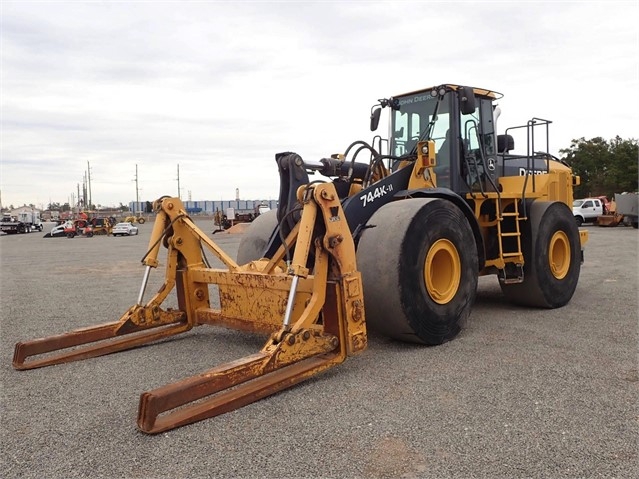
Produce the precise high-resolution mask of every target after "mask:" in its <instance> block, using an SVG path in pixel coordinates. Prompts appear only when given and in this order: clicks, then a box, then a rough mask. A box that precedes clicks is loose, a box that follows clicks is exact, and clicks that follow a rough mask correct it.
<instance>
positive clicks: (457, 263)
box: [357, 198, 479, 345]
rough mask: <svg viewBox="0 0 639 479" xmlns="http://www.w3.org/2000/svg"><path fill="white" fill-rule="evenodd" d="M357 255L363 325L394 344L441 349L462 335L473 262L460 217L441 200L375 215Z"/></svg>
mask: <svg viewBox="0 0 639 479" xmlns="http://www.w3.org/2000/svg"><path fill="white" fill-rule="evenodd" d="M368 226H369V228H365V229H364V230H363V232H362V236H361V238H360V240H359V245H358V248H357V264H358V269H359V270H360V272H361V273H362V282H363V288H364V304H365V306H366V322H367V324H368V325H370V326H371V328H372V329H375V330H377V331H379V332H381V333H383V334H385V335H386V336H389V337H391V338H394V339H398V340H402V341H408V342H414V343H422V344H427V345H437V344H442V343H444V342H446V341H449V340H451V339H453V338H454V337H455V336H457V334H458V333H459V332H460V331H461V329H462V326H463V325H464V323H465V321H466V319H467V318H468V316H469V315H470V311H471V308H472V305H473V303H474V301H475V295H476V291H477V276H478V269H479V266H478V258H477V247H476V243H475V238H474V235H473V232H472V229H471V227H470V225H469V223H468V220H467V219H466V217H465V215H464V213H463V212H462V211H461V210H460V209H459V208H458V207H456V206H455V205H454V204H453V203H451V202H450V201H447V200H442V199H425V198H413V199H406V200H399V201H394V202H392V203H389V204H387V205H384V206H383V207H381V208H380V209H379V210H378V211H377V212H376V213H375V214H374V215H373V216H372V217H371V219H370V220H369V222H368Z"/></svg>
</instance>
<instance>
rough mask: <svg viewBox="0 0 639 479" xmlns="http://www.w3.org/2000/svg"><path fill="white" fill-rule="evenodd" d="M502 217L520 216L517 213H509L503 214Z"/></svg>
mask: <svg viewBox="0 0 639 479" xmlns="http://www.w3.org/2000/svg"><path fill="white" fill-rule="evenodd" d="M501 215H502V216H519V213H518V212H517V211H515V212H513V213H509V212H504V213H502V214H501Z"/></svg>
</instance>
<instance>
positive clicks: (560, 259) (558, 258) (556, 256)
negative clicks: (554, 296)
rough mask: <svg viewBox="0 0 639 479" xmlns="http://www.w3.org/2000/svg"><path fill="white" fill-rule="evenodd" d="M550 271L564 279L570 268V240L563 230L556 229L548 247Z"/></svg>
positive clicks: (556, 276) (558, 277)
mask: <svg viewBox="0 0 639 479" xmlns="http://www.w3.org/2000/svg"><path fill="white" fill-rule="evenodd" d="M548 263H549V264H550V272H551V273H552V275H553V276H554V277H555V278H557V279H564V278H565V277H566V275H567V274H568V270H569V269H570V241H568V236H566V233H564V232H563V231H556V232H555V234H554V235H552V238H550V246H549V247H548Z"/></svg>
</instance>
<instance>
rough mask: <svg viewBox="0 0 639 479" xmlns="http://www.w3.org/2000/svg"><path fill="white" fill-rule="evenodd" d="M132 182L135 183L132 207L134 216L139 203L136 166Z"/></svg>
mask: <svg viewBox="0 0 639 479" xmlns="http://www.w3.org/2000/svg"><path fill="white" fill-rule="evenodd" d="M133 181H135V204H134V205H133V216H136V214H137V208H138V203H139V202H140V193H139V191H140V190H139V188H138V165H137V164H136V165H135V178H134V179H133Z"/></svg>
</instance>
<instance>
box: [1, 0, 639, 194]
mask: <svg viewBox="0 0 639 479" xmlns="http://www.w3.org/2000/svg"><path fill="white" fill-rule="evenodd" d="M638 5H639V2H637V1H628V2H615V1H608V2H555V1H553V2H521V3H519V2H515V1H508V2H458V3H455V2H452V1H448V2H445V3H438V2H402V1H394V2H363V1H350V2H349V1H343V2H244V1H233V2H213V1H209V2H205V1H200V2H188V1H181V2H159V1H158V2H133V1H131V2H76V1H67V2H57V1H40V2H29V1H24V0H23V1H16V2H12V1H7V0H3V1H2V3H1V4H0V9H1V22H2V24H1V27H2V32H1V35H2V37H1V67H2V71H1V81H2V83H1V122H2V125H1V126H2V131H1V137H0V141H1V145H0V147H1V170H0V175H1V180H0V190H1V194H2V198H1V199H2V204H3V206H8V205H10V204H13V205H14V206H19V205H22V204H30V203H33V204H35V205H36V206H37V207H40V206H45V207H46V205H47V204H48V203H49V202H50V201H52V202H59V203H65V202H67V201H70V200H71V198H72V196H71V195H72V194H73V195H75V196H76V198H77V187H78V186H77V185H78V184H80V188H81V185H82V182H83V179H84V176H85V172H86V171H87V165H90V177H91V194H92V199H93V202H94V204H99V205H102V206H107V205H114V206H117V205H119V204H120V203H123V204H128V202H129V201H133V200H135V198H136V183H135V181H134V179H135V177H136V165H137V171H138V188H139V190H138V192H139V197H140V200H154V199H156V198H158V197H160V196H163V195H171V196H177V194H178V181H177V178H178V165H179V178H180V189H181V196H182V199H183V200H188V199H189V197H190V198H191V199H192V200H220V199H225V200H226V199H234V198H235V195H236V189H239V193H240V197H241V199H270V198H272V199H275V198H277V195H278V187H279V179H278V176H277V169H276V165H275V161H274V155H275V153H277V152H281V151H295V152H297V153H299V154H300V155H301V156H302V157H303V158H304V159H307V160H317V159H319V158H321V157H323V156H328V155H330V154H331V153H338V152H343V151H344V150H345V149H346V147H347V146H348V145H349V144H350V143H351V142H352V141H354V140H367V141H370V140H371V138H372V134H371V132H370V131H369V130H368V122H369V115H370V108H371V106H372V105H373V104H374V103H375V102H376V100H377V99H378V98H384V97H386V98H387V97H390V96H392V95H397V94H400V93H404V92H409V91H413V90H418V89H421V88H425V87H429V86H433V85H437V84H441V83H457V84H465V85H471V86H476V87H483V88H489V89H493V90H496V91H499V92H501V93H503V94H504V95H505V97H504V98H503V99H502V100H501V101H500V106H501V108H502V111H503V113H502V116H501V118H500V121H499V130H500V132H503V130H504V129H505V128H506V127H507V126H516V125H520V124H524V123H525V122H526V121H527V120H529V119H530V118H532V117H540V118H545V119H549V120H552V121H553V124H552V125H551V130H550V151H551V153H553V154H556V155H559V150H560V149H562V148H567V147H569V146H570V143H571V140H573V139H578V138H581V137H584V138H586V139H591V138H594V137H603V138H604V139H612V138H614V137H615V136H617V135H619V136H621V137H622V138H623V139H629V138H637V137H639V121H638V118H639V116H638V113H637V112H638V108H639V101H638V92H639V63H638V62H639V60H638V59H639V27H638V22H637V18H639V7H638ZM520 146H525V145H520Z"/></svg>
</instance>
